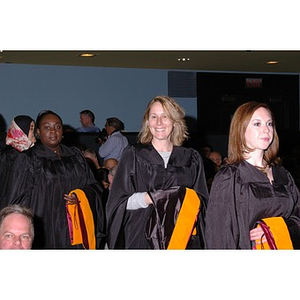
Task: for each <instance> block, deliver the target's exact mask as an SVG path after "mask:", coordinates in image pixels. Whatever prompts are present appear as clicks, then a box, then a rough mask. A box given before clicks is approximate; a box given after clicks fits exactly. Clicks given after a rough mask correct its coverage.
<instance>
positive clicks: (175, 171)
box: [106, 144, 208, 249]
mask: <svg viewBox="0 0 300 300" xmlns="http://www.w3.org/2000/svg"><path fill="white" fill-rule="evenodd" d="M175 186H183V187H187V188H191V189H194V190H195V191H196V193H197V194H198V195H199V197H200V198H201V212H200V215H199V217H198V222H197V228H198V230H197V232H198V234H197V238H198V240H197V242H195V243H194V245H192V246H191V247H197V248H202V247H203V246H204V245H203V243H204V241H203V234H204V232H203V228H204V224H203V215H204V212H205V206H206V201H207V199H208V191H207V186H206V179H205V174H204V168H203V162H202V158H201V156H200V154H199V153H198V152H197V151H196V150H194V149H191V148H185V147H173V151H172V153H171V155H170V159H169V162H168V165H167V168H165V166H164V161H163V159H162V157H161V156H160V155H159V153H158V152H157V151H156V150H155V148H154V147H153V146H152V145H141V144H137V145H132V146H129V147H127V148H126V149H125V150H124V152H123V154H122V157H121V160H120V161H119V164H118V169H117V172H116V175H115V177H114V181H113V184H112V187H111V191H110V194H109V199H108V202H107V205H106V208H107V209H106V213H107V228H108V232H107V234H108V247H109V248H110V249H151V246H150V243H149V241H148V240H147V238H146V225H147V222H148V220H149V217H150V215H151V213H152V209H153V206H152V205H149V206H148V207H147V208H139V209H136V210H126V205H127V200H128V198H129V197H130V196H131V195H132V194H134V193H136V192H153V191H158V190H168V189H170V188H172V187H175ZM195 245H196V246H195Z"/></svg>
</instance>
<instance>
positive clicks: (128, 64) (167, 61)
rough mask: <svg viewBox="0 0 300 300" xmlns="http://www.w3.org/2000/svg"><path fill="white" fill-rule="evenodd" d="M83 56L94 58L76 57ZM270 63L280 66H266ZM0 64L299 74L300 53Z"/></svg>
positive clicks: (124, 54)
mask: <svg viewBox="0 0 300 300" xmlns="http://www.w3.org/2000/svg"><path fill="white" fill-rule="evenodd" d="M84 52H88V53H94V54H96V55H95V56H94V57H85V58H82V57H79V55H80V54H81V53H84ZM178 58H189V60H188V61H185V62H179V61H178ZM269 60H277V61H279V64H276V65H268V64H266V62H267V61H269ZM1 63H15V64H40V65H68V66H94V67H116V68H150V69H177V70H198V71H202V70H203V71H236V72H267V73H269V72H272V73H273V72H274V73H300V51H3V52H0V65H1Z"/></svg>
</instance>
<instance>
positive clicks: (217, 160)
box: [208, 151, 223, 172]
mask: <svg viewBox="0 0 300 300" xmlns="http://www.w3.org/2000/svg"><path fill="white" fill-rule="evenodd" d="M208 158H209V159H210V160H212V161H213V162H214V164H215V170H216V172H217V171H218V170H219V169H220V168H221V166H222V163H223V158H222V154H221V153H220V152H218V151H212V152H211V153H210V154H209V157H208Z"/></svg>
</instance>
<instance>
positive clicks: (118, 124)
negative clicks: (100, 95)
mask: <svg viewBox="0 0 300 300" xmlns="http://www.w3.org/2000/svg"><path fill="white" fill-rule="evenodd" d="M106 123H107V124H108V125H109V126H112V127H114V128H115V129H116V130H124V128H125V126H124V123H123V122H122V121H121V120H119V119H118V118H116V117H111V118H108V119H106Z"/></svg>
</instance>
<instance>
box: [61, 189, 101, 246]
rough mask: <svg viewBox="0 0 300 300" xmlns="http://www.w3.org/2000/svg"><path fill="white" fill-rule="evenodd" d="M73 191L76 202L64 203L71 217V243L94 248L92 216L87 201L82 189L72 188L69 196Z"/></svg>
mask: <svg viewBox="0 0 300 300" xmlns="http://www.w3.org/2000/svg"><path fill="white" fill-rule="evenodd" d="M73 193H74V194H76V196H77V198H78V203H77V204H70V205H68V204H67V205H66V206H67V211H68V217H69V218H70V219H71V222H70V223H71V224H70V223H69V226H70V225H71V228H70V237H71V245H78V244H82V245H83V247H84V248H85V249H96V237H95V227H94V217H93V213H92V211H91V208H90V204H89V201H88V199H87V197H86V195H85V193H84V192H83V191H82V190H80V189H76V190H73V191H71V192H70V193H69V196H71V194H73Z"/></svg>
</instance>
